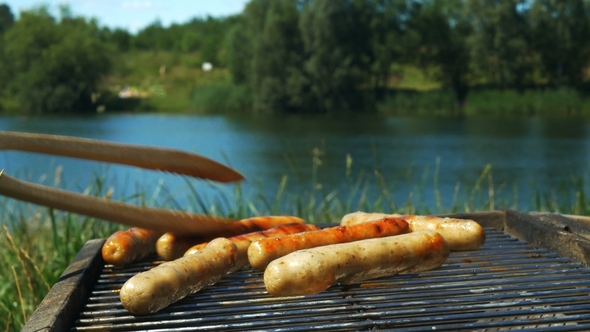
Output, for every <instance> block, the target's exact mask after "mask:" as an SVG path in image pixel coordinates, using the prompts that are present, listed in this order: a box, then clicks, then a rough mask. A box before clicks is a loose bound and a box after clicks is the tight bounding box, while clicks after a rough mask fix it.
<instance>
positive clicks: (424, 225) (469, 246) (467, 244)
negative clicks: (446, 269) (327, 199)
mask: <svg viewBox="0 0 590 332" xmlns="http://www.w3.org/2000/svg"><path fill="white" fill-rule="evenodd" d="M384 217H395V218H400V219H403V220H406V221H407V222H408V223H409V224H410V230H411V231H412V232H416V231H423V230H431V231H436V232H439V233H440V234H441V235H442V236H443V237H444V238H445V240H446V241H447V242H448V243H449V247H450V248H451V251H464V250H476V249H478V248H479V247H481V246H482V245H483V244H484V242H485V241H486V234H485V231H484V229H483V228H482V227H481V226H480V225H479V224H478V223H477V222H475V221H473V220H469V219H456V218H440V217H434V216H418V215H401V214H384V213H366V212H353V213H349V214H347V215H345V216H344V217H342V220H341V222H340V224H341V225H355V224H360V223H364V222H367V221H372V220H377V219H381V218H384Z"/></svg>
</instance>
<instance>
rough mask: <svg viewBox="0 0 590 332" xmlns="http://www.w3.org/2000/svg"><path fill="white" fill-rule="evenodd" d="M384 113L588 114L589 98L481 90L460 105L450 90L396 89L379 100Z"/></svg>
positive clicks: (569, 92) (565, 91)
mask: <svg viewBox="0 0 590 332" xmlns="http://www.w3.org/2000/svg"><path fill="white" fill-rule="evenodd" d="M377 109H378V110H379V112H380V113H382V114H387V115H403V116H405V115H444V116H464V115H484V116H525V117H526V116H590V100H588V98H584V97H583V96H582V95H581V94H580V93H579V92H578V91H576V90H574V89H572V88H560V89H556V90H554V89H538V90H527V91H525V92H522V93H520V92H518V91H516V90H493V89H481V90H475V91H472V92H470V93H469V96H468V97H467V100H466V102H465V104H464V106H463V107H459V105H457V103H456V102H455V99H454V96H453V93H452V92H451V91H450V90H430V91H423V92H414V91H396V92H394V93H392V94H391V95H390V96H389V97H387V98H386V99H385V100H384V101H383V102H381V103H379V104H378V106H377Z"/></svg>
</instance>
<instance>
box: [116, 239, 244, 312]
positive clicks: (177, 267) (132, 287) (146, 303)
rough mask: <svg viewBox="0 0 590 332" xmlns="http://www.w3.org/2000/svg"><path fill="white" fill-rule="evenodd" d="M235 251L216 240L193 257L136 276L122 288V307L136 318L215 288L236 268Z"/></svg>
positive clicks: (223, 240) (226, 240) (230, 245)
mask: <svg viewBox="0 0 590 332" xmlns="http://www.w3.org/2000/svg"><path fill="white" fill-rule="evenodd" d="M237 253H238V250H237V248H236V245H235V244H234V243H233V242H231V241H230V240H228V239H226V238H217V239H215V240H213V241H211V242H209V244H207V246H206V247H205V248H204V249H202V250H200V251H199V252H197V253H195V254H194V255H190V256H186V257H182V258H179V259H177V260H174V261H170V262H165V263H162V264H160V265H158V266H156V267H154V268H153V269H151V270H148V271H145V272H142V273H139V274H136V275H135V276H133V277H131V278H130V279H129V280H127V282H125V284H123V287H121V292H120V294H119V295H120V298H121V303H122V304H123V306H124V307H125V308H126V309H127V310H129V312H131V313H133V314H136V315H145V314H149V313H154V312H157V311H159V310H161V309H163V308H165V307H167V306H168V305H170V304H172V303H174V302H176V301H178V300H180V299H182V298H184V297H186V296H187V295H189V294H193V293H196V292H198V291H199V290H201V289H203V288H205V287H207V286H210V285H213V284H215V283H216V282H217V281H219V279H221V277H223V276H224V275H225V274H226V273H227V272H228V271H229V270H230V269H231V268H232V267H233V265H234V264H235V262H236V259H237Z"/></svg>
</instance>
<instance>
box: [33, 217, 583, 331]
mask: <svg viewBox="0 0 590 332" xmlns="http://www.w3.org/2000/svg"><path fill="white" fill-rule="evenodd" d="M444 216H449V217H455V218H466V219H473V220H475V221H477V222H478V223H480V224H481V225H482V226H483V227H485V228H488V229H490V230H494V231H499V232H501V233H502V234H505V235H508V236H510V237H513V238H515V240H520V241H522V242H524V243H527V244H530V245H531V247H532V248H541V249H542V250H547V251H548V252H552V253H555V254H556V255H557V256H558V258H559V257H561V258H562V261H563V262H567V261H572V262H575V263H572V264H570V265H571V266H570V268H571V269H572V270H573V269H580V268H581V269H585V268H590V227H588V226H586V225H584V224H581V223H578V222H576V221H573V220H572V219H570V218H566V217H564V216H561V215H557V214H546V213H534V212H532V213H528V214H525V213H520V212H517V211H511V210H507V211H492V212H476V213H462V214H449V215H444ZM330 225H333V224H326V225H323V226H330ZM103 243H104V239H97V240H91V241H88V242H87V243H86V245H85V246H84V247H83V248H82V250H81V251H80V252H79V253H78V255H77V256H76V257H75V258H74V260H73V261H72V263H71V264H70V265H69V266H68V268H67V269H66V270H65V271H64V273H63V274H62V276H61V277H60V278H59V280H58V282H57V283H56V284H55V285H54V286H53V287H52V289H51V290H50V292H49V293H48V294H47V296H46V297H45V299H44V300H43V301H42V302H41V304H40V305H39V307H38V308H37V310H36V311H35V313H34V314H33V315H32V316H31V318H30V319H29V321H28V322H27V323H26V325H25V327H24V328H23V331H44V332H50V331H67V330H70V329H72V328H73V327H74V325H75V324H76V320H77V319H78V317H79V315H80V313H81V311H82V310H84V304H85V303H86V302H87V301H88V300H89V299H90V296H91V292H92V291H93V289H94V287H95V285H96V283H97V281H98V280H99V279H100V275H101V273H104V272H101V271H103V270H104V268H105V263H104V261H103V260H102V257H101V254H100V249H101V247H102V244H103ZM506 249H508V250H510V248H509V247H507V248H506ZM482 254H485V252H484V253H482ZM508 254H510V252H508ZM452 256H453V259H457V257H462V254H461V253H457V254H453V255H452ZM489 263H490V264H493V260H491V259H490V262H489ZM146 264H150V262H149V261H148V262H147V263H146ZM584 271H585V270H584ZM430 272H431V275H432V274H433V275H436V274H437V272H436V270H435V271H430ZM474 272H475V270H474ZM244 273H246V272H244ZM589 273H590V269H589ZM427 275H428V273H427ZM230 276H231V277H230ZM230 276H228V277H224V279H222V281H221V282H220V283H219V284H218V285H219V286H218V285H215V286H213V287H234V285H235V283H239V282H242V281H243V280H244V278H245V279H247V278H249V277H250V278H251V276H249V275H246V276H244V275H243V274H240V272H236V273H234V275H230ZM498 276H499V278H502V274H501V272H500V273H499V274H498ZM498 276H496V277H498ZM399 277H400V278H402V279H400V280H403V278H404V276H399ZM427 277H428V276H426V277H425V278H427ZM123 278H128V276H123ZM240 278H241V279H240ZM406 279H407V278H406ZM589 279H590V278H589ZM417 282H419V281H417ZM366 284H371V281H368V282H367V283H366ZM375 284H376V285H378V284H379V282H378V281H377V282H376V283H375ZM486 284H489V283H486ZM474 285H475V284H474ZM587 285H588V288H589V289H590V281H588V282H587ZM336 287H340V289H339V292H340V293H339V294H344V295H345V296H346V292H347V287H348V286H336ZM444 287H446V286H444ZM444 287H443V288H444ZM576 287H578V286H576ZM353 288H354V287H353ZM359 290H361V291H362V288H354V289H353V290H352V291H351V293H350V296H353V297H354V296H355V295H357V294H358V292H359ZM259 295H260V294H259ZM113 296H115V295H113ZM257 296H258V295H257ZM260 296H262V295H260ZM325 296H327V295H322V294H318V295H317V296H308V297H305V298H302V299H301V304H300V305H301V310H302V311H306V310H307V311H309V310H313V309H314V308H315V307H314V306H313V303H314V301H315V300H316V299H322V298H324V297H325ZM261 299H262V300H260V301H261V302H260V303H258V305H264V304H265V303H278V302H277V301H274V302H273V301H266V300H264V299H263V298H261ZM253 301H254V302H253V303H254V304H255V305H256V304H257V302H256V298H254V299H253ZM476 304H477V303H476ZM336 305H337V304H336ZM474 305H475V304H474ZM477 305H479V306H481V305H482V304H481V303H480V304H477ZM579 305H581V306H583V307H584V308H585V306H586V305H588V306H589V307H590V298H589V299H588V302H587V303H581V304H579ZM376 308H377V309H375V310H378V306H377V307H376ZM349 309H350V308H349ZM480 309H481V308H480ZM481 310H483V309H481ZM521 311H522V312H523V314H524V313H528V314H530V315H531V317H535V316H534V315H540V316H539V317H543V316H542V315H545V314H547V312H550V311H551V310H547V309H543V308H538V307H534V306H528V307H527V306H524V307H523V309H521ZM378 313H379V311H375V312H372V313H371V312H369V313H356V314H351V315H350V316H349V317H357V318H358V319H364V320H366V321H367V324H366V326H367V329H371V328H375V327H379V326H387V325H388V323H387V320H383V319H378V318H379V317H377V316H378V315H377V314H378ZM316 314H318V315H322V312H317V313H316ZM435 314H436V311H434V312H433V313H432V315H433V316H430V317H429V316H428V315H426V316H421V318H420V319H417V320H416V322H418V323H420V322H421V321H423V322H427V321H429V320H434V319H435V317H436V316H435ZM463 316H464V317H461V315H458V316H457V317H456V318H455V319H456V320H457V322H461V321H463V322H465V317H468V316H469V313H468V312H465V313H464V315H463ZM490 316H492V318H490V319H494V317H493V316H494V314H490ZM518 317H519V316H517V318H518ZM499 318H500V317H496V319H499ZM570 319H571V316H570ZM556 320H559V317H557V318H556ZM583 321H584V322H585V323H584V324H586V325H571V322H565V323H566V325H565V326H562V327H561V328H559V330H568V329H579V328H580V327H585V328H587V329H590V321H588V322H586V318H584V319H583ZM394 322H396V321H395V319H393V320H390V321H389V323H392V324H393V323H394ZM308 323H309V321H308ZM521 323H523V322H521V321H519V320H518V319H516V320H512V321H506V322H505V325H506V326H508V327H509V326H518V324H521ZM302 324H303V323H302ZM311 324H313V321H312V322H311ZM397 324H398V325H399V326H402V327H401V328H400V329H399V330H420V329H421V328H424V329H428V330H430V328H427V327H428V326H426V325H424V326H422V325H420V324H421V323H420V324H418V325H417V326H410V325H408V323H407V322H406V323H403V324H402V323H400V322H397ZM458 324H459V323H458ZM568 324H569V325H568ZM336 325H338V327H337V326H336ZM345 325H346V324H344V323H343V324H335V325H334V328H335V329H336V328H338V329H345V327H346V326H345ZM476 325H477V324H475V325H473V326H472V327H473V328H477V326H476ZM480 325H482V324H480ZM483 325H485V324H483ZM220 326H221V325H220ZM420 326H422V327H420ZM357 327H358V326H357ZM277 328H279V326H277ZM306 328H309V326H306V325H305V324H304V325H302V330H305V329H306ZM351 328H352V326H351ZM176 330H178V329H176ZM289 330H290V331H295V330H296V329H289ZM549 330H552V329H550V328H549ZM490 331H492V330H490ZM493 331H495V330H493Z"/></svg>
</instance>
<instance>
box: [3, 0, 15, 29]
mask: <svg viewBox="0 0 590 332" xmlns="http://www.w3.org/2000/svg"><path fill="white" fill-rule="evenodd" d="M13 24H14V15H13V14H12V11H10V7H8V5H7V4H1V5H0V36H1V35H3V34H4V32H5V31H6V30H8V29H9V28H10V27H12V25H13Z"/></svg>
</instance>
